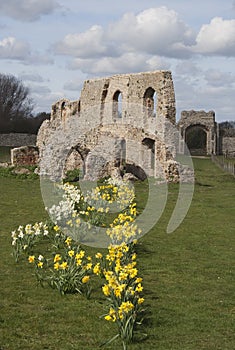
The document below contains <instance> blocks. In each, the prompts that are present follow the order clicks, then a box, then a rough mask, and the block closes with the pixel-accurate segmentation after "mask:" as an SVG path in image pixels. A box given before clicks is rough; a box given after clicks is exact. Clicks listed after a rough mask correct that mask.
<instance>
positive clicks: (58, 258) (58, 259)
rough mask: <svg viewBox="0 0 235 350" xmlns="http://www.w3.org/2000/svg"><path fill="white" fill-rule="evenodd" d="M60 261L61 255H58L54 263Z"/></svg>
mask: <svg viewBox="0 0 235 350" xmlns="http://www.w3.org/2000/svg"><path fill="white" fill-rule="evenodd" d="M60 260H61V256H60V254H56V255H55V257H54V262H58V261H60Z"/></svg>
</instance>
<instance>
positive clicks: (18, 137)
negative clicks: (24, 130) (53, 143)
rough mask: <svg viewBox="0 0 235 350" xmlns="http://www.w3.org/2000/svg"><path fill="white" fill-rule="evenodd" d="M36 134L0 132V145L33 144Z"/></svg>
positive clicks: (34, 143) (19, 145) (18, 145)
mask: <svg viewBox="0 0 235 350" xmlns="http://www.w3.org/2000/svg"><path fill="white" fill-rule="evenodd" d="M36 140H37V135H33V134H21V133H10V134H0V146H8V147H21V146H35V145H36Z"/></svg>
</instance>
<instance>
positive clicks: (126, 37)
mask: <svg viewBox="0 0 235 350" xmlns="http://www.w3.org/2000/svg"><path fill="white" fill-rule="evenodd" d="M108 37H109V38H110V40H115V41H117V42H119V43H120V44H121V46H122V47H123V48H124V49H125V50H127V51H128V50H129V51H144V52H146V53H149V54H154V55H163V56H170V57H173V56H176V57H178V56H185V55H186V56H188V55H189V54H190V50H189V48H188V46H189V45H191V44H193V42H194V34H193V31H192V30H191V29H190V28H189V27H188V26H187V25H186V24H185V23H184V22H183V21H182V20H181V19H180V18H179V16H178V14H177V13H176V12H175V11H174V10H169V9H168V8H167V7H165V6H162V7H157V8H150V9H147V10H144V11H142V12H140V13H139V14H138V15H134V14H133V13H126V14H125V15H124V16H123V17H122V18H121V20H120V21H118V22H115V23H113V24H112V25H110V28H109V35H108Z"/></svg>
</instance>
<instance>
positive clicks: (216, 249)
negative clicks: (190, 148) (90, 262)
mask: <svg viewBox="0 0 235 350" xmlns="http://www.w3.org/2000/svg"><path fill="white" fill-rule="evenodd" d="M194 164H195V170H196V186H195V193H194V197H193V201H192V205H191V207H190V209H189V211H188V214H187V216H186V218H185V220H184V221H183V223H182V224H181V225H180V227H179V228H178V229H177V230H176V231H175V232H173V233H171V234H166V227H167V224H168V221H169V219H170V216H171V213H172V211H173V209H174V204H175V201H176V198H177V193H178V185H171V186H169V194H168V202H167V206H166V209H165V211H164V214H163V215H162V217H161V219H160V220H159V222H158V223H157V225H156V226H155V227H154V228H153V229H152V230H151V231H150V232H149V233H147V234H146V235H145V236H144V237H143V238H141V240H140V242H139V244H138V245H137V260H138V267H139V270H140V273H139V275H140V276H142V277H143V278H144V280H143V284H144V288H145V289H144V297H145V300H146V302H145V306H146V320H145V326H144V332H146V333H147V334H148V337H147V339H146V340H144V341H142V342H136V343H134V344H132V345H130V347H129V348H128V350H129V349H130V350H139V349H145V350H152V349H158V350H199V349H200V350H201V349H205V350H219V349H221V350H232V349H234V347H235V346H234V344H235V278H234V277H235V273H234V266H235V251H234V249H235V215H234V213H235V201H234V198H235V180H234V177H232V176H230V175H228V174H225V173H223V172H222V171H221V170H220V169H219V168H217V167H216V165H214V164H213V163H212V162H211V161H210V159H198V158H195V159H194ZM137 187H138V206H139V207H140V208H141V207H143V203H144V202H145V201H146V188H145V186H144V184H138V185H137ZM0 191H1V202H0V219H1V227H0V252H1V255H0V256H1V260H0V268H1V270H0V271H1V273H0V310H1V312H0V350H18V349H19V350H29V349H30V350H42V349H48V350H58V349H59V350H72V349H74V350H75V349H76V350H87V349H99V345H100V344H101V343H102V342H103V341H105V340H107V339H110V338H111V337H112V336H113V335H115V334H116V328H115V324H113V323H110V322H107V321H105V320H104V319H103V318H99V316H101V315H102V314H104V313H105V311H106V308H105V306H106V305H105V301H104V298H103V296H102V294H101V292H100V281H99V280H97V282H96V284H95V285H94V293H93V294H92V295H91V299H90V300H86V299H85V298H84V297H83V296H80V295H77V294H76V295H65V296H61V295H60V294H59V293H58V292H57V291H56V290H52V289H50V288H48V287H46V288H42V287H41V286H39V285H38V284H37V281H36V278H35V276H34V275H33V269H32V267H31V266H30V265H29V264H28V263H27V262H23V261H21V262H20V263H18V264H17V263H15V262H14V259H13V257H12V256H11V237H10V233H11V231H12V230H13V229H15V228H16V227H18V226H19V225H20V224H26V223H28V222H31V223H34V222H35V221H42V220H44V219H46V218H47V216H46V213H45V211H44V207H43V203H42V200H41V194H40V187H39V181H38V180H25V179H18V178H13V177H1V178H0ZM87 250H88V251H90V252H91V253H92V252H93V253H94V252H95V251H96V250H92V249H91V248H89V249H88V248H87ZM105 349H110V350H111V349H112V350H116V349H117V350H118V349H120V350H121V349H122V346H121V343H120V342H119V341H116V342H114V343H112V344H111V345H109V346H107V347H106V348H105Z"/></svg>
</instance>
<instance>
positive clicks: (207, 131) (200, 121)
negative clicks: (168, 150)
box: [178, 110, 219, 155]
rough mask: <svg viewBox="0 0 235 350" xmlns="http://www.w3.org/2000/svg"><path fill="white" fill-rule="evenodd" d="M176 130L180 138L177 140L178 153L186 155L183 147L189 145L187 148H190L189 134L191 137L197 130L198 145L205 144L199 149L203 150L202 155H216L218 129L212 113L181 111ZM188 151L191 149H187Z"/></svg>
mask: <svg viewBox="0 0 235 350" xmlns="http://www.w3.org/2000/svg"><path fill="white" fill-rule="evenodd" d="M178 128H179V131H180V133H181V136H182V139H180V140H179V148H178V152H179V153H181V154H184V153H187V150H186V148H187V147H185V145H186V144H188V143H189V146H192V145H190V142H191V141H190V142H189V138H190V133H191V137H192V136H193V132H194V133H195V134H196V130H198V133H197V136H198V137H200V140H198V144H199V145H200V142H201V144H202V145H203V142H204V143H206V144H205V145H204V146H203V147H202V148H201V149H204V152H203V153H204V154H206V155H210V154H217V153H218V151H219V149H218V147H219V144H218V127H217V123H216V122H215V112H214V111H209V112H205V111H194V110H192V111H182V113H181V118H180V120H179V122H178ZM205 139H206V141H205ZM189 149H193V148H192V147H189ZM195 149H196V148H195Z"/></svg>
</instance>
